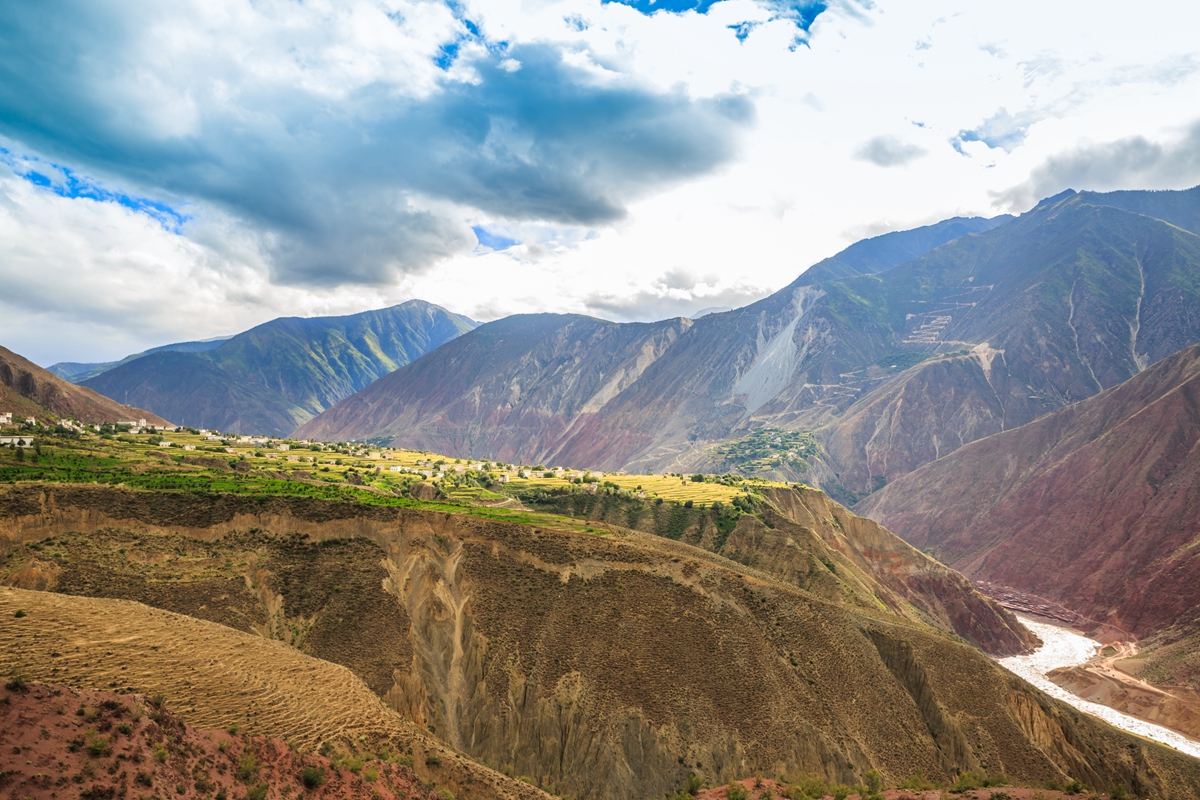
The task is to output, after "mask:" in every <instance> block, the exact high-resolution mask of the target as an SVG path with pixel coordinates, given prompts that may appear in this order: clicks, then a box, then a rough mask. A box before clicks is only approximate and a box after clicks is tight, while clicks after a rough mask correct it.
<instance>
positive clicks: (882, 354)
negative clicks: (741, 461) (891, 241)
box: [302, 192, 1200, 498]
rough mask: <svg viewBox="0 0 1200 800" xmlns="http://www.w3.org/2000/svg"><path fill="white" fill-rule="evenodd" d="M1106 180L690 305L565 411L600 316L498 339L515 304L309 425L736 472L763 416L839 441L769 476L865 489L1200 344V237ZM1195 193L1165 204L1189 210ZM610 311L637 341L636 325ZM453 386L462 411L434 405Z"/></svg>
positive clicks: (524, 454) (638, 466)
mask: <svg viewBox="0 0 1200 800" xmlns="http://www.w3.org/2000/svg"><path fill="white" fill-rule="evenodd" d="M1107 197H1108V196H1107V195H1092V194H1083V195H1074V194H1072V195H1066V196H1063V197H1062V198H1060V199H1057V200H1053V201H1050V202H1046V203H1045V204H1043V205H1040V206H1039V207H1038V208H1036V209H1034V210H1033V211H1031V212H1029V213H1027V214H1025V215H1023V216H1022V217H1020V218H1018V219H1015V220H1012V221H1009V222H1006V223H1004V224H1002V225H999V226H997V227H994V228H991V229H990V230H987V231H985V232H982V233H971V234H967V235H965V236H962V237H959V238H957V239H954V240H952V241H950V242H948V243H946V244H943V245H941V246H940V247H936V248H935V249H933V250H931V251H929V252H927V253H925V254H923V255H921V256H920V257H919V258H916V259H914V260H911V261H909V262H907V263H905V264H902V265H900V266H895V267H892V268H891V269H886V270H884V271H882V272H879V273H876V274H868V275H858V276H853V277H849V278H844V279H839V280H824V281H818V282H811V281H812V278H810V277H809V275H808V273H805V275H802V276H801V277H800V278H799V279H798V280H797V281H795V282H794V283H793V284H792V285H791V286H788V287H786V288H785V289H783V290H781V291H780V292H778V293H776V294H774V295H772V296H770V297H768V298H765V299H763V300H761V301H759V302H757V303H754V304H752V305H750V306H747V307H745V308H741V309H737V310H735V311H730V312H725V313H719V314H710V315H707V316H704V317H702V318H701V319H698V320H695V321H694V322H689V323H686V324H684V323H680V324H679V326H678V330H677V332H676V334H675V335H674V336H673V337H672V338H668V339H664V340H663V341H662V343H661V345H656V346H655V347H654V348H653V352H652V353H650V354H649V355H648V356H647V357H646V358H644V359H642V363H643V366H641V367H639V368H638V369H637V370H634V371H632V372H630V371H628V370H627V371H625V372H623V373H622V376H623V377H622V378H621V380H620V381H619V382H618V383H619V384H620V385H619V387H617V388H616V390H615V391H605V392H599V391H597V392H596V393H594V394H593V395H591V396H590V397H589V399H588V401H587V402H586V403H583V402H581V403H579V404H577V406H576V407H574V410H573V411H571V413H569V414H565V415H564V413H562V409H559V408H557V407H556V406H554V404H553V403H550V404H546V403H544V402H543V399H544V398H546V397H548V396H550V395H552V394H553V392H554V389H553V387H554V386H555V385H556V384H562V385H567V386H572V387H575V386H582V385H597V386H598V385H600V384H602V383H603V381H599V380H598V379H597V380H593V379H592V378H590V377H588V376H586V375H585V374H584V372H583V369H582V365H584V364H588V365H589V368H593V367H592V366H591V365H593V364H594V363H598V362H593V361H591V360H589V358H588V357H587V356H586V355H585V354H586V353H587V351H588V349H589V347H591V340H590V339H589V335H590V333H589V330H590V329H588V328H586V327H574V328H573V327H570V326H564V327H562V328H561V329H557V328H556V331H557V333H556V335H555V337H553V338H550V339H546V340H545V341H542V340H539V341H537V342H536V343H532V342H531V343H530V345H529V347H527V348H525V349H521V348H519V347H509V348H506V349H504V350H503V351H499V350H497V351H495V352H492V351H491V350H489V349H488V345H487V342H488V341H489V339H488V336H489V335H490V334H489V333H488V332H489V331H490V330H497V331H498V335H499V334H503V335H504V336H507V337H509V338H510V339H511V336H512V333H511V326H512V325H513V324H514V323H513V322H507V323H503V324H504V325H506V326H508V327H497V328H493V327H491V326H501V325H502V323H491V326H487V325H485V326H483V327H482V328H480V329H479V331H477V332H476V333H475V335H472V336H470V337H464V338H463V339H462V340H461V341H460V342H458V343H457V347H456V348H455V349H453V350H447V349H443V350H440V351H437V352H435V353H433V354H431V355H429V356H427V357H426V358H425V359H422V360H421V361H418V362H415V363H414V364H412V365H410V366H408V367H405V368H403V369H401V370H399V371H397V372H396V373H395V374H393V375H391V376H389V378H388V379H387V380H386V381H381V382H379V383H377V384H375V385H373V386H371V387H370V388H369V389H368V390H367V391H366V392H364V393H362V394H361V395H358V396H356V397H354V398H351V399H349V400H347V401H344V402H343V404H341V405H339V406H336V407H334V408H333V409H332V410H330V411H329V412H326V413H325V414H324V415H322V416H321V417H319V418H318V419H317V420H315V421H314V422H313V423H312V424H311V425H307V426H305V427H304V428H302V432H303V433H304V434H305V435H310V436H317V437H323V438H330V439H340V438H379V439H381V440H388V441H391V442H394V443H396V444H398V445H407V446H416V447H423V448H429V449H433V450H437V451H439V452H447V453H450V454H454V455H463V456H468V455H471V456H476V457H480V456H482V457H493V458H495V457H498V458H502V459H504V460H521V459H524V460H525V461H526V462H528V463H536V462H542V463H549V462H557V463H562V464H568V465H572V466H584V467H590V468H599V469H605V470H615V469H628V470H630V471H633V470H639V471H659V470H671V471H679V472H683V471H698V470H703V471H718V472H719V471H726V470H731V469H738V468H739V466H738V464H737V463H735V462H731V461H729V460H728V459H727V458H725V457H724V456H723V455H722V453H721V450H720V448H721V447H722V446H723V445H726V444H729V443H730V442H735V441H738V440H742V439H744V438H746V437H748V436H749V435H750V434H751V433H753V431H754V430H756V429H759V428H764V427H765V428H778V429H784V430H801V431H815V432H816V435H817V438H818V440H819V441H820V443H821V444H822V445H823V452H821V453H820V454H819V455H818V456H816V457H811V458H809V462H810V464H809V467H808V471H807V472H805V471H798V470H797V469H794V468H792V467H790V466H787V465H785V464H783V463H781V464H780V466H779V467H778V468H777V469H775V470H774V472H773V473H772V474H774V475H775V476H776V477H781V478H785V479H789V480H796V479H801V478H803V479H804V480H806V481H809V482H816V483H820V485H822V486H824V487H826V488H828V489H830V490H831V491H834V492H835V493H838V494H839V496H841V497H848V498H853V497H856V496H860V495H861V494H862V493H865V492H869V491H871V490H873V489H875V488H877V487H878V486H879V485H881V484H882V483H885V482H887V481H890V480H895V479H896V478H898V477H899V476H901V475H903V474H905V473H907V472H909V471H911V470H912V469H915V468H916V467H919V466H920V465H922V464H924V463H928V462H929V461H932V460H933V459H935V458H937V457H939V456H943V455H946V454H947V453H948V452H951V451H952V450H953V449H954V448H956V447H959V446H961V445H962V444H964V443H966V442H969V441H973V440H975V439H978V438H980V437H982V436H986V435H989V434H992V433H995V432H998V431H1002V430H1006V429H1009V428H1013V427H1017V426H1019V425H1021V424H1024V423H1026V422H1029V421H1031V420H1033V419H1036V418H1037V417H1039V416H1041V415H1043V414H1045V413H1048V412H1050V411H1053V410H1055V409H1058V408H1061V407H1063V406H1065V405H1067V404H1069V403H1072V402H1075V401H1078V400H1081V399H1083V398H1086V397H1089V396H1091V395H1093V394H1096V393H1097V392H1099V391H1101V390H1102V389H1105V388H1108V387H1111V386H1114V385H1116V384H1118V383H1120V382H1121V381H1123V380H1126V379H1128V378H1129V377H1132V376H1133V375H1135V374H1137V372H1138V371H1140V370H1141V369H1142V368H1144V366H1145V365H1146V364H1149V363H1151V362H1153V361H1156V360H1158V359H1161V358H1163V357H1165V356H1167V355H1169V354H1170V353H1173V352H1175V351H1176V350H1178V349H1179V348H1181V347H1185V346H1187V345H1189V344H1192V343H1194V342H1196V341H1200V277H1198V276H1200V237H1198V236H1197V235H1196V234H1194V233H1192V232H1189V231H1187V230H1184V229H1182V228H1180V227H1179V226H1178V225H1175V224H1172V223H1170V222H1167V221H1164V220H1160V219H1157V218H1153V217H1149V216H1146V215H1143V214H1140V213H1133V212H1130V211H1127V210H1124V209H1121V208H1118V207H1116V206H1115V205H1111V204H1107V205H1106V204H1105V203H1106V202H1107V200H1106V198H1107ZM1194 198H1195V193H1194V192H1171V193H1166V192H1164V193H1156V194H1155V200H1154V202H1155V203H1156V204H1157V205H1156V207H1157V208H1160V209H1165V210H1162V213H1164V215H1166V216H1169V217H1171V218H1172V219H1177V220H1183V219H1186V218H1187V216H1188V213H1190V212H1188V209H1189V208H1190V207H1191V206H1192V204H1193V203H1194ZM1117 200H1119V201H1120V202H1121V203H1123V204H1126V205H1129V204H1131V202H1132V201H1130V200H1129V199H1128V198H1117ZM1113 202H1116V201H1113ZM1167 212H1170V213H1167ZM658 324H659V325H665V324H667V323H658ZM606 330H607V331H609V333H608V334H606V337H607V338H610V339H611V338H613V337H616V338H629V339H630V340H631V341H632V340H633V339H636V338H637V333H636V332H635V329H634V328H633V327H629V328H627V330H628V333H618V331H621V330H626V328H624V327H623V326H616V325H612V326H611V327H609V328H606ZM551 362H552V363H554V364H555V365H556V366H555V368H554V369H553V370H543V371H538V370H532V371H531V370H530V369H529V368H528V367H529V365H530V364H542V363H551ZM467 363H470V364H472V365H473V367H472V369H471V370H470V371H469V373H468V372H464V371H463V368H462V365H463V364H467ZM635 372H636V379H633V377H632V376H633V374H634V373H635ZM451 376H453V377H451ZM517 376H520V379H519V380H518V378H517ZM530 381H534V382H533V383H531V382H530ZM589 381H591V383H589ZM572 391H574V389H573V390H572ZM450 405H453V406H454V407H455V409H456V412H455V413H454V414H441V415H440V416H438V418H437V421H436V422H434V421H432V420H431V419H430V417H429V415H430V414H435V415H436V414H439V413H440V412H438V411H437V409H439V408H445V407H448V406H450ZM418 409H421V410H418ZM418 417H420V421H418ZM497 420H520V421H521V422H520V435H511V436H506V437H505V438H504V441H503V442H500V441H495V442H489V441H488V439H487V437H486V436H481V435H479V434H478V432H477V431H478V430H480V429H482V428H483V427H491V426H492V425H494V424H496V422H497ZM506 424H512V423H506ZM468 443H469V444H470V447H471V448H472V449H467V445H468ZM781 462H782V459H781Z"/></svg>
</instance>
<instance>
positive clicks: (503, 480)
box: [496, 472, 508, 483]
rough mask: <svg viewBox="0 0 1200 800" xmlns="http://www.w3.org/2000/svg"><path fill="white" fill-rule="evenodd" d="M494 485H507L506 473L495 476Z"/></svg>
mask: <svg viewBox="0 0 1200 800" xmlns="http://www.w3.org/2000/svg"><path fill="white" fill-rule="evenodd" d="M496 483H508V473H507V472H501V473H500V474H499V475H497V476H496Z"/></svg>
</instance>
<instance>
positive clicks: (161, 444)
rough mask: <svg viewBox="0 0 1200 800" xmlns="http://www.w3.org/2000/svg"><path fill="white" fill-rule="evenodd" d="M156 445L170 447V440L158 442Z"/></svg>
mask: <svg viewBox="0 0 1200 800" xmlns="http://www.w3.org/2000/svg"><path fill="white" fill-rule="evenodd" d="M158 446H159V447H170V446H171V443H170V442H159V443H158Z"/></svg>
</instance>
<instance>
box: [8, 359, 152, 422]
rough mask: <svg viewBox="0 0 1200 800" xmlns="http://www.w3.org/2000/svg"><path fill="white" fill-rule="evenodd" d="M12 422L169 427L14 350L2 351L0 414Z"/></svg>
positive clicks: (141, 411) (147, 412)
mask: <svg viewBox="0 0 1200 800" xmlns="http://www.w3.org/2000/svg"><path fill="white" fill-rule="evenodd" d="M5 411H11V412H13V419H14V420H15V419H18V418H23V417H26V416H30V417H37V418H39V420H44V418H45V417H46V416H48V415H50V416H55V417H74V418H75V419H78V420H79V421H80V422H120V421H121V420H137V419H145V420H146V421H147V422H149V423H151V424H158V425H162V424H165V423H166V420H164V419H163V418H162V417H158V416H155V415H154V414H151V413H150V412H149V411H143V410H142V409H140V408H134V407H133V406H125V405H121V404H120V403H118V402H116V401H114V400H109V399H108V398H107V397H105V396H104V395H102V394H99V393H97V392H94V391H92V390H91V389H87V388H84V387H82V386H76V385H75V384H73V383H68V382H66V381H64V380H63V379H62V378H60V377H58V376H57V375H55V374H54V373H52V372H49V371H47V370H44V369H42V368H41V367H39V366H38V365H37V364H34V363H33V362H32V361H29V360H27V359H24V358H22V357H21V356H19V355H17V354H16V353H14V352H12V351H11V350H7V349H5V348H3V347H0V413H3V412H5Z"/></svg>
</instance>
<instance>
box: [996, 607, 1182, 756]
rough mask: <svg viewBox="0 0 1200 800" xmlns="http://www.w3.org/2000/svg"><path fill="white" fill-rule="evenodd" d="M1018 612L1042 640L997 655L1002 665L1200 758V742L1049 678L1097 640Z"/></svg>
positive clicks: (1094, 648) (1094, 647) (1095, 647)
mask: <svg viewBox="0 0 1200 800" xmlns="http://www.w3.org/2000/svg"><path fill="white" fill-rule="evenodd" d="M1018 616H1019V617H1020V619H1021V622H1022V623H1024V624H1025V627H1027V628H1029V629H1030V630H1031V631H1033V632H1034V633H1036V634H1037V635H1038V638H1040V639H1041V640H1042V641H1043V642H1044V643H1045V644H1043V645H1042V647H1041V648H1039V649H1038V650H1037V652H1035V653H1032V654H1030V655H1027V656H1013V657H1011V658H1001V659H998V661H999V662H1000V664H1001V665H1002V666H1004V667H1005V668H1007V669H1008V670H1009V671H1011V672H1015V673H1016V674H1017V675H1020V676H1021V677H1022V678H1024V679H1025V680H1027V681H1029V682H1030V683H1032V684H1033V685H1034V686H1036V687H1038V688H1039V689H1041V690H1042V691H1043V692H1045V693H1046V694H1048V695H1050V696H1051V697H1057V698H1058V699H1059V700H1062V701H1064V702H1066V703H1070V704H1071V705H1073V706H1075V708H1078V709H1079V710H1080V711H1083V712H1085V713H1087V714H1091V715H1092V716H1095V717H1099V718H1100V719H1102V720H1104V721H1105V722H1107V723H1109V724H1110V725H1114V726H1116V727H1118V728H1121V729H1122V730H1126V731H1129V732H1130V733H1136V734H1138V735H1139V736H1144V737H1146V738H1147V739H1153V740H1154V741H1156V742H1162V743H1163V744H1165V745H1169V746H1171V747H1174V748H1175V749H1176V750H1179V751H1181V752H1184V753H1187V754H1188V755H1191V756H1195V757H1197V758H1200V743H1197V742H1193V741H1192V740H1191V739H1188V738H1187V737H1185V736H1182V735H1180V734H1178V733H1175V731H1172V730H1169V729H1167V728H1163V727H1161V726H1159V725H1155V724H1153V723H1151V722H1146V721H1145V720H1141V719H1138V718H1137V717H1131V716H1129V715H1128V714H1122V713H1121V712H1120V711H1116V710H1114V709H1111V708H1109V707H1108V706H1102V705H1100V704H1099V703H1092V702H1089V701H1087V700H1084V699H1082V698H1080V697H1077V696H1075V695H1073V694H1071V693H1070V692H1068V691H1067V690H1066V689H1064V688H1062V687H1061V686H1058V685H1056V684H1054V683H1053V682H1051V681H1050V680H1049V679H1048V678H1047V677H1046V673H1047V672H1049V671H1050V670H1052V669H1057V668H1058V667H1073V666H1075V665H1076V664H1082V663H1084V662H1085V661H1087V660H1088V659H1090V658H1091V657H1092V656H1094V655H1096V653H1097V652H1098V651H1099V649H1100V644H1099V643H1097V642H1095V641H1093V640H1091V639H1089V638H1087V637H1086V636H1083V635H1082V634H1079V633H1076V632H1075V631H1072V630H1068V629H1066V628H1060V627H1058V626H1057V625H1049V624H1047V623H1044V622H1038V621H1037V620H1035V619H1033V618H1031V617H1027V616H1024V615H1020V614H1018Z"/></svg>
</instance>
